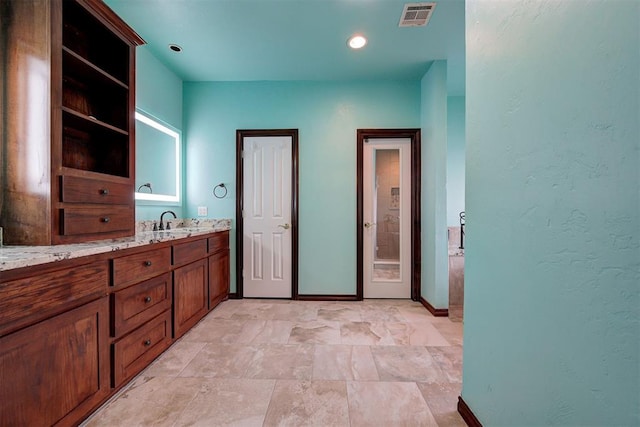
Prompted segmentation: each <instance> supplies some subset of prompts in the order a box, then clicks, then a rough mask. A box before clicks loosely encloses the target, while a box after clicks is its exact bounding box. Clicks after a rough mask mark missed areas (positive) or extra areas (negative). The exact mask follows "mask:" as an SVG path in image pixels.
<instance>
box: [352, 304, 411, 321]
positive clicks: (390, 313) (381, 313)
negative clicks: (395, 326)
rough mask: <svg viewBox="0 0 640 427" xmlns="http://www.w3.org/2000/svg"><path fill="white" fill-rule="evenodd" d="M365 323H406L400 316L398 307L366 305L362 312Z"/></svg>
mask: <svg viewBox="0 0 640 427" xmlns="http://www.w3.org/2000/svg"><path fill="white" fill-rule="evenodd" d="M360 315H361V316H362V320H363V321H364V322H375V323H380V322H404V321H405V319H404V317H402V315H401V314H400V310H398V307H397V306H394V305H382V304H373V305H365V306H363V307H362V309H361V311H360Z"/></svg>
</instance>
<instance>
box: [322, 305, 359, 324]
mask: <svg viewBox="0 0 640 427" xmlns="http://www.w3.org/2000/svg"><path fill="white" fill-rule="evenodd" d="M318 319H320V320H330V321H337V322H358V321H361V320H362V317H361V316H360V310H359V309H358V307H357V306H351V307H350V306H348V305H343V304H341V305H333V306H331V305H327V306H322V307H320V308H318Z"/></svg>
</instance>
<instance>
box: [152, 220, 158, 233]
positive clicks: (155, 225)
mask: <svg viewBox="0 0 640 427" xmlns="http://www.w3.org/2000/svg"><path fill="white" fill-rule="evenodd" d="M153 231H158V223H157V222H155V221H153Z"/></svg>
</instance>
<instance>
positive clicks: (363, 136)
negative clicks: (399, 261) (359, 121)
mask: <svg viewBox="0 0 640 427" xmlns="http://www.w3.org/2000/svg"><path fill="white" fill-rule="evenodd" d="M369 138H410V139H411V299H412V300H413V301H419V299H420V298H421V296H420V293H421V277H420V275H421V271H420V268H421V263H422V260H421V256H422V255H421V249H420V245H421V243H420V230H421V225H420V224H421V222H420V221H421V215H422V213H421V203H420V177H421V173H422V172H421V167H422V166H421V165H422V160H421V158H420V144H421V138H420V129H358V131H357V136H356V144H357V148H356V175H357V176H356V239H357V254H356V263H357V268H356V295H357V298H358V300H362V299H363V298H364V272H363V265H362V263H363V249H364V247H363V231H362V230H363V227H364V220H363V215H364V207H363V190H364V182H363V175H364V168H363V164H364V157H363V156H364V143H365V140H367V139H369Z"/></svg>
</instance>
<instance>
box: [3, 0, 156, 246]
mask: <svg viewBox="0 0 640 427" xmlns="http://www.w3.org/2000/svg"><path fill="white" fill-rule="evenodd" d="M2 20H3V25H2V27H3V28H2V30H3V34H2V36H3V38H4V39H5V40H3V45H2V46H3V47H2V49H0V51H2V50H5V53H6V54H0V61H1V63H0V68H1V69H2V70H3V71H4V75H3V79H4V81H5V84H4V85H2V87H1V88H0V91H2V92H3V93H0V100H1V101H0V102H2V105H1V108H0V111H2V113H3V114H2V116H3V117H4V118H5V122H4V125H5V126H4V127H3V136H4V137H5V141H4V142H5V143H4V144H3V146H2V153H1V154H2V155H1V156H0V158H3V159H4V164H5V165H8V166H7V167H6V168H5V169H4V170H3V172H2V181H3V182H4V185H3V188H2V190H1V191H2V195H1V197H0V200H3V203H2V205H1V213H0V226H2V227H4V241H5V243H6V244H11V245H51V244H65V243H76V242H84V241H89V240H98V239H108V238H115V237H123V236H130V235H133V234H134V232H135V214H134V209H135V208H134V206H135V205H134V192H135V191H134V190H135V189H134V178H135V142H134V141H135V135H134V133H135V121H134V112H135V47H136V46H137V45H141V44H143V43H144V41H143V40H142V39H141V38H140V37H139V36H138V35H137V34H136V33H135V32H134V31H133V30H132V29H131V28H130V27H129V26H127V24H125V23H124V22H123V21H122V20H121V19H120V18H119V17H118V16H117V15H116V14H115V13H114V12H113V11H112V10H111V9H109V8H108V7H107V6H106V5H105V4H104V3H103V2H102V1H101V0H6V1H3V2H2ZM26 76H28V81H27V80H25V79H26ZM27 83H28V84H27ZM4 92H6V93H4ZM25 171H29V173H25Z"/></svg>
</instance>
